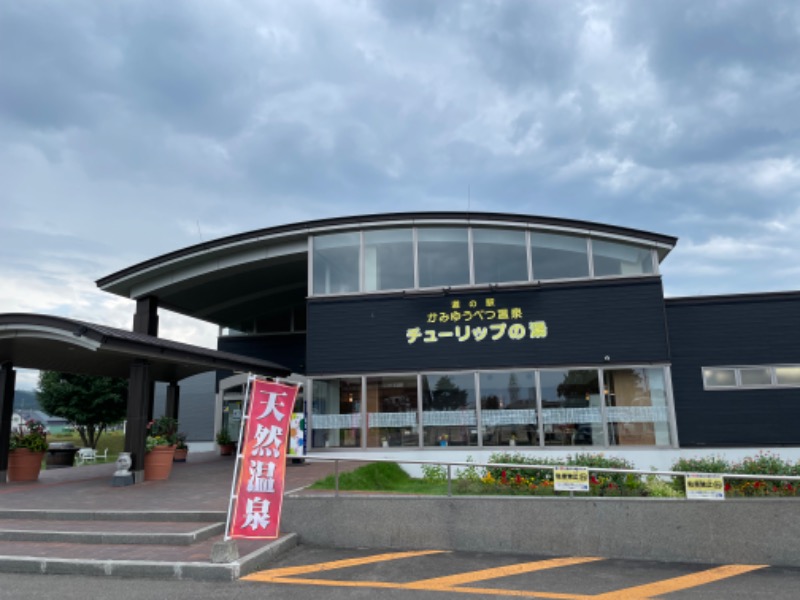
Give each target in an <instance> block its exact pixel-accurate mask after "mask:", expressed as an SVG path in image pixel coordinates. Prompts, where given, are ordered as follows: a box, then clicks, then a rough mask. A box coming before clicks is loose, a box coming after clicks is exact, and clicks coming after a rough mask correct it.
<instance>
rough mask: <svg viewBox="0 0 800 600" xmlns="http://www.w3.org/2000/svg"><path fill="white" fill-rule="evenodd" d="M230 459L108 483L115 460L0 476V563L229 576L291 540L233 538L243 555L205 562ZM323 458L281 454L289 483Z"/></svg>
mask: <svg viewBox="0 0 800 600" xmlns="http://www.w3.org/2000/svg"><path fill="white" fill-rule="evenodd" d="M233 468H234V459H233V458H232V457H220V456H217V455H216V454H214V453H205V454H199V453H195V454H193V455H190V457H189V460H188V462H186V463H175V464H174V465H173V470H172V474H171V476H170V479H169V480H167V481H148V482H144V483H140V484H136V485H131V486H126V487H112V486H111V479H112V475H113V472H114V470H115V469H116V466H115V464H114V463H106V464H96V465H86V466H81V467H68V468H63V469H51V470H46V471H42V473H41V475H40V478H39V480H38V481H36V482H30V483H10V484H9V483H7V484H5V485H0V572H2V571H6V572H48V573H80V574H92V575H119V576H130V577H177V578H190V577H191V578H197V579H217V580H220V579H222V580H231V579H235V578H237V577H239V576H241V575H242V574H244V573H245V572H249V571H251V570H253V569H254V568H256V567H259V566H260V565H262V564H263V563H265V561H268V560H270V558H271V557H273V556H275V555H277V554H278V553H280V552H283V551H286V550H288V549H289V548H291V547H293V546H294V545H296V544H297V536H296V535H294V534H292V533H285V534H282V535H281V538H279V539H278V540H276V541H274V542H265V541H261V540H238V541H237V546H238V551H239V555H240V559H239V560H235V561H231V562H228V563H225V564H214V563H212V562H211V554H212V547H213V546H214V544H215V542H219V541H221V540H222V532H223V530H224V522H225V518H226V512H227V509H228V500H229V496H230V492H231V480H232V477H233ZM333 471H334V465H333V464H332V463H329V462H306V463H301V464H292V463H289V464H287V467H286V479H285V487H284V490H285V493H287V494H289V493H292V492H296V491H298V490H301V489H302V488H304V487H305V486H307V485H309V484H311V483H313V482H314V481H317V480H318V479H321V478H323V477H325V476H326V475H328V474H331V473H333Z"/></svg>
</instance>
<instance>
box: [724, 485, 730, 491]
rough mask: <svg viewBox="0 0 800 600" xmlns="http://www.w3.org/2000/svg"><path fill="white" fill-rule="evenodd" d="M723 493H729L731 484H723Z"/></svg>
mask: <svg viewBox="0 0 800 600" xmlns="http://www.w3.org/2000/svg"><path fill="white" fill-rule="evenodd" d="M725 491H726V492H730V491H731V484H730V483H726V484H725Z"/></svg>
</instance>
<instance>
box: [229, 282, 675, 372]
mask: <svg viewBox="0 0 800 600" xmlns="http://www.w3.org/2000/svg"><path fill="white" fill-rule="evenodd" d="M487 299H491V300H494V303H495V307H494V308H495V309H498V308H506V309H509V310H511V309H513V308H519V309H521V310H522V313H523V318H522V319H521V320H520V321H519V322H521V323H525V324H526V326H527V323H528V322H530V321H540V320H541V321H545V322H546V323H547V327H548V337H547V338H546V339H529V338H528V337H527V336H526V338H525V339H521V340H512V339H509V336H508V335H507V334H506V335H504V336H503V338H502V339H500V340H497V341H492V340H491V339H490V337H491V333H490V334H488V335H487V337H486V338H485V339H483V340H482V341H475V340H474V339H470V340H469V341H465V342H458V341H457V340H456V339H454V338H450V339H439V340H438V341H437V342H434V343H425V342H424V341H423V340H422V339H418V340H416V341H415V342H414V343H413V344H409V343H408V338H407V331H408V330H409V329H413V328H415V327H419V328H420V330H421V331H422V332H425V331H427V330H432V329H435V330H437V331H446V330H448V329H449V330H451V331H454V330H455V327H456V326H459V327H461V332H462V333H463V332H464V331H465V328H466V326H467V325H469V326H470V327H485V326H488V325H489V324H496V323H499V321H498V320H497V319H495V320H492V321H483V322H481V321H480V320H478V319H476V318H473V319H471V320H470V321H469V322H467V321H466V320H464V319H462V320H460V321H458V322H449V323H437V324H435V325H432V324H430V323H429V322H428V319H429V315H431V314H433V313H437V314H438V313H440V312H450V311H451V306H452V302H453V301H454V300H458V301H460V303H461V307H462V311H461V312H462V313H463V311H464V309H467V308H468V306H469V303H470V301H474V302H475V303H476V305H477V306H476V310H477V309H479V308H485V306H486V300H487ZM485 316H487V317H488V313H487V314H486V315H485ZM495 316H496V315H495ZM511 322H512V321H508V323H511ZM666 338H667V335H666V327H665V322H664V299H663V290H662V286H661V279H660V278H659V277H647V278H641V279H635V280H624V281H621V280H615V281H611V280H606V281H595V282H580V283H573V284H558V285H555V284H553V285H541V286H538V287H534V288H531V287H527V288H523V289H515V290H508V289H505V290H495V291H481V292H476V291H473V292H463V291H460V292H457V293H456V292H450V293H447V294H444V293H438V294H436V295H417V294H414V295H412V294H408V295H405V296H402V295H392V296H385V297H372V298H365V297H356V298H337V299H311V300H309V303H308V354H307V359H308V371H307V372H308V374H309V375H320V374H336V373H340V374H344V373H374V372H398V371H418V370H431V369H480V368H484V369H485V368H505V367H532V366H562V365H602V364H623V363H625V364H630V363H635V364H646V363H652V362H667V361H668V360H669V352H668V346H667V339H666ZM225 349H228V348H225ZM605 356H608V357H609V358H610V360H609V362H605V360H604V357H605ZM270 359H272V360H275V361H276V362H279V363H280V362H281V361H280V358H279V357H277V356H273V357H270Z"/></svg>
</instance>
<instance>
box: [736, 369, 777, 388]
mask: <svg viewBox="0 0 800 600" xmlns="http://www.w3.org/2000/svg"><path fill="white" fill-rule="evenodd" d="M739 376H740V377H741V382H742V385H743V386H745V385H772V369H770V368H769V367H754V368H746V369H739Z"/></svg>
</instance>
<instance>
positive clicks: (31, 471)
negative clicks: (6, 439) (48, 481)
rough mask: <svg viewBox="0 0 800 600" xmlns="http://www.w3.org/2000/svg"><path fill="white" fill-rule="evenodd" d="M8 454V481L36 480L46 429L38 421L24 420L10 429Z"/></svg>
mask: <svg viewBox="0 0 800 600" xmlns="http://www.w3.org/2000/svg"><path fill="white" fill-rule="evenodd" d="M9 450H10V452H9V454H8V480H9V481H36V480H37V479H38V478H39V471H41V469H42V458H43V457H44V453H45V451H46V450H47V430H46V429H45V427H44V425H43V424H42V423H41V422H39V421H34V420H30V421H26V422H25V424H23V425H20V426H18V427H15V428H14V429H12V430H11V440H10V443H9Z"/></svg>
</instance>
